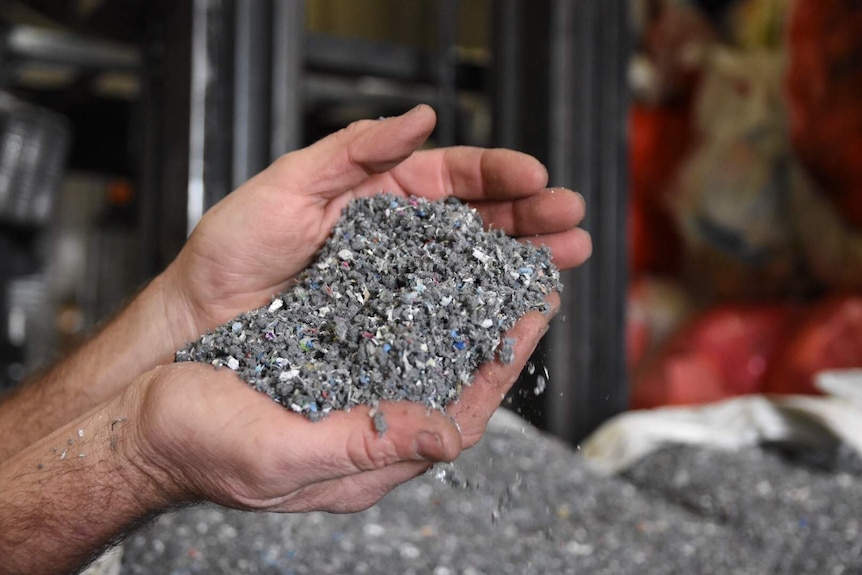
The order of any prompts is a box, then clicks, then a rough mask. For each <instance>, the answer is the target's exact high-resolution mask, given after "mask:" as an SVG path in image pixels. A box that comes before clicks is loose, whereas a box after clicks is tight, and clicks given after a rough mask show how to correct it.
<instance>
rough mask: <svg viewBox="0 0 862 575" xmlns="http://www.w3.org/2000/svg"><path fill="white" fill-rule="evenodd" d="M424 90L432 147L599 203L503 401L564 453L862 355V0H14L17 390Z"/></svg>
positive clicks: (7, 18)
mask: <svg viewBox="0 0 862 575" xmlns="http://www.w3.org/2000/svg"><path fill="white" fill-rule="evenodd" d="M420 102H426V103H429V104H431V105H432V106H434V108H435V109H436V110H437V113H438V116H439V125H438V127H437V129H436V131H435V133H434V135H433V137H432V142H431V143H430V145H452V144H469V145H480V146H506V147H511V148H515V149H519V150H523V151H526V152H529V153H532V154H534V155H536V156H537V157H539V158H540V159H541V160H542V161H544V162H545V163H546V164H547V165H548V167H549V170H550V174H551V182H552V184H553V185H561V186H567V187H571V188H573V189H576V190H578V191H580V192H581V193H582V194H583V195H584V196H585V197H586V200H587V204H588V207H589V209H588V212H589V213H588V217H587V220H586V221H585V224H584V225H585V227H586V228H587V229H588V230H589V231H590V232H591V234H592V236H593V239H594V242H595V249H594V256H593V258H592V259H591V261H590V262H589V263H588V264H586V265H585V266H583V267H582V268H580V269H578V270H575V271H572V272H567V274H566V277H565V278H564V279H565V282H566V290H565V294H564V303H563V309H562V312H561V314H560V319H559V320H557V321H556V322H555V325H554V326H553V328H552V330H551V333H550V335H549V337H548V338H546V340H545V342H543V345H542V348H541V349H540V350H538V351H537V354H536V356H535V357H534V358H533V362H532V363H533V365H534V367H535V369H533V370H530V371H532V373H525V375H524V376H523V380H522V381H521V382H519V385H518V386H517V388H516V389H515V390H514V391H513V392H512V394H511V396H510V397H509V398H508V399H507V401H506V405H507V406H510V407H511V408H512V409H514V410H515V411H516V412H518V413H520V414H522V415H523V416H524V417H525V418H527V419H528V420H530V421H531V422H533V423H535V424H537V425H538V426H540V427H542V428H544V429H548V430H551V431H552V432H554V433H555V434H557V435H559V436H561V437H563V438H565V439H567V440H569V441H570V442H572V443H574V442H577V441H580V440H581V439H582V438H584V437H585V436H586V435H587V434H589V433H590V432H591V431H593V430H594V429H595V428H596V427H597V426H598V425H599V424H601V423H602V422H603V421H605V420H606V419H608V418H609V417H610V416H612V415H614V414H616V413H620V412H622V411H625V410H628V409H630V408H650V407H656V406H661V405H678V404H683V405H688V404H701V403H707V402H711V401H715V400H718V399H722V398H726V397H731V396H735V395H743V394H753V393H806V394H809V393H810V394H813V393H818V390H817V389H816V388H815V380H816V374H817V373H819V372H821V371H822V370H824V369H828V368H846V367H857V366H862V297H860V296H859V292H860V289H862V161H860V160H862V5H860V3H859V2H857V1H855V0H736V1H732V0H578V1H560V0H556V1H554V0H539V1H532V2H527V1H524V0H499V1H491V0H401V1H397V0H307V1H305V2H303V1H300V0H248V1H243V0H183V1H179V2H174V1H167V0H149V1H145V0H123V1H120V0H31V1H23V0H20V1H18V0H3V1H0V261H2V262H3V263H4V265H3V266H2V268H0V385H2V386H3V387H11V386H14V385H17V384H18V383H19V382H20V381H21V380H22V379H23V378H24V377H25V376H26V375H27V374H29V373H32V372H33V371H34V370H36V369H38V368H39V367H41V366H44V365H45V364H46V363H47V362H50V361H52V360H53V359H55V358H56V357H58V356H60V355H62V354H63V353H64V352H66V351H68V350H69V349H70V348H71V347H73V346H74V345H76V343H78V342H80V341H81V339H82V338H83V337H84V336H85V335H86V333H88V332H89V331H90V330H92V329H93V328H94V327H96V326H97V325H98V324H99V322H100V321H103V320H104V319H105V318H107V317H109V316H110V314H111V313H113V312H114V311H116V310H117V309H118V308H119V307H120V306H122V304H123V302H124V301H126V300H128V298H129V297H131V296H132V295H133V294H134V293H135V292H136V290H137V289H139V288H140V286H141V285H143V284H144V283H145V282H146V281H147V280H148V278H151V277H153V276H154V275H155V274H157V273H158V272H159V270H161V269H162V268H163V267H164V266H165V265H166V264H167V263H168V262H169V261H170V260H171V259H172V258H173V257H174V256H175V255H176V253H177V252H178V251H179V249H180V247H181V246H182V244H183V242H184V240H185V238H186V237H187V234H188V233H189V231H190V230H191V229H192V227H193V226H194V224H195V223H196V222H197V220H198V219H199V218H200V216H201V214H202V213H203V212H204V211H205V210H206V209H207V207H209V206H211V205H212V204H213V203H215V202H217V201H218V200H219V199H220V198H221V197H223V196H224V195H225V194H227V193H228V192H229V191H230V190H231V189H232V188H233V187H235V186H236V185H238V184H240V183H241V182H243V181H244V180H245V179H247V178H248V177H250V176H251V175H253V174H254V173H256V172H257V171H259V170H260V169H262V168H263V167H265V166H266V165H267V164H268V163H269V162H270V161H271V160H272V159H273V158H275V157H277V156H278V155H280V154H282V153H284V152H287V151H290V150H292V149H296V148H299V147H302V146H304V145H306V144H309V143H311V142H313V141H315V140H317V139H319V138H320V137H322V136H324V135H325V134H327V133H329V132H331V131H334V130H336V129H338V128H340V127H343V126H344V125H346V124H347V123H348V122H350V121H352V120H356V119H359V118H368V117H377V116H381V115H393V114H397V113H400V112H403V111H405V110H406V109H408V108H410V107H412V106H413V105H415V104H417V103H420ZM540 379H541V380H542V381H539V380H540ZM544 384H547V385H546V386H545V385H544ZM542 387H545V391H544V393H541V394H539V393H537V392H538V391H539V390H540V389H541V388H542Z"/></svg>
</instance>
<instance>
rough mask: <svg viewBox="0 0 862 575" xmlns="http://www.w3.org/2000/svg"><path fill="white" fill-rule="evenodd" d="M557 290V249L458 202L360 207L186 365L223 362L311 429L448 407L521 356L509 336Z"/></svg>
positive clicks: (187, 352) (384, 200) (381, 201)
mask: <svg viewBox="0 0 862 575" xmlns="http://www.w3.org/2000/svg"><path fill="white" fill-rule="evenodd" d="M561 289H562V285H561V284H560V281H559V272H558V270H557V269H556V268H555V267H554V266H553V264H552V263H551V254H550V251H549V250H548V249H547V248H542V249H539V248H536V247H534V246H532V245H529V244H525V243H520V242H518V241H516V240H515V239H513V238H510V237H508V236H506V235H505V234H504V233H503V232H502V231H501V230H492V231H485V230H484V229H483V227H482V220H481V218H480V216H479V214H478V213H477V212H476V211H475V210H474V209H472V208H470V207H468V206H466V205H464V204H462V203H461V202H459V201H457V200H452V199H450V200H447V201H441V202H429V201H427V200H424V199H420V198H415V197H409V198H401V197H395V196H391V195H379V196H375V197H372V198H363V199H357V200H354V201H352V202H351V203H350V205H349V206H348V207H347V209H346V210H345V212H344V214H343V215H342V218H341V220H340V221H339V223H338V224H337V225H336V227H335V228H334V230H333V233H332V235H331V237H330V238H329V240H328V241H327V243H326V244H325V245H324V246H323V248H322V249H321V251H320V253H319V254H318V257H317V259H316V261H315V262H314V263H313V264H312V265H311V266H309V268H308V269H307V270H305V271H304V272H303V273H302V274H301V275H300V276H299V278H298V282H297V283H296V284H295V285H294V286H293V287H292V288H291V289H289V290H288V291H287V292H285V293H283V294H280V295H279V296H278V297H276V298H275V299H273V301H272V303H271V304H270V305H268V306H265V307H262V308H259V309H256V310H253V311H250V312H248V313H245V314H242V315H240V316H239V317H237V318H236V319H234V320H233V321H230V322H228V323H226V324H224V325H223V326H220V327H218V328H216V329H215V330H213V331H211V332H209V333H207V334H205V335H204V336H203V337H201V338H200V339H199V340H198V341H196V342H194V343H192V344H190V345H189V346H187V347H186V348H185V349H183V350H181V351H179V352H177V354H176V360H177V361H197V362H206V363H212V364H213V365H216V366H226V367H227V368H229V369H232V370H234V371H236V372H237V374H238V375H239V376H240V377H242V378H243V379H244V380H245V381H247V382H248V383H249V384H250V385H252V386H254V387H255V388H256V389H258V390H260V391H262V392H265V393H266V394H268V395H269V396H270V397H272V398H273V399H274V400H275V401H277V402H279V403H281V404H283V405H285V406H286V407H289V408H290V409H292V410H293V411H296V412H299V413H303V414H305V415H306V416H308V417H310V418H312V419H316V418H319V417H322V416H323V415H325V414H326V413H328V412H330V411H331V410H333V409H346V408H350V407H351V406H355V405H359V404H369V405H376V403H377V402H378V401H380V400H409V401H416V402H422V403H425V404H426V405H428V406H429V407H431V408H435V409H442V408H443V407H444V406H445V405H447V404H448V403H450V402H451V401H453V400H455V399H456V398H457V397H458V396H459V394H460V392H461V389H462V387H463V386H464V385H467V384H469V383H470V381H471V378H472V375H473V373H474V372H475V371H476V369H477V368H478V367H479V366H480V365H481V364H483V363H485V362H487V361H490V360H492V359H494V357H495V354H496V355H497V356H498V357H499V359H500V360H501V361H503V362H510V361H511V360H512V355H513V349H512V345H513V344H514V342H513V341H511V340H509V339H507V338H504V334H505V332H506V331H507V330H509V329H510V328H511V327H512V326H513V325H514V324H515V322H516V321H517V320H518V318H520V317H521V316H523V315H524V314H525V313H527V312H528V311H530V310H540V311H543V312H546V311H547V309H548V304H547V302H546V301H545V298H546V296H547V295H548V294H549V293H551V292H553V291H560V290H561ZM381 431H382V430H381Z"/></svg>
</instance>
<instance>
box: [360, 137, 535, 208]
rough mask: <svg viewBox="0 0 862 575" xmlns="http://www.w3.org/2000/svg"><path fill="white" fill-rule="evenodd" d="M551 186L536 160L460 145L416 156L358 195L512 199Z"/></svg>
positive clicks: (365, 186) (370, 182) (369, 183)
mask: <svg viewBox="0 0 862 575" xmlns="http://www.w3.org/2000/svg"><path fill="white" fill-rule="evenodd" d="M547 183H548V171H547V170H546V169H545V166H543V165H542V163H541V162H539V161H538V160H537V159H536V158H534V157H532V156H529V155H527V154H523V153H521V152H516V151H514V150H505V149H492V150H488V149H484V148H472V147H466V146H460V147H455V148H441V149H438V150H426V151H421V152H416V153H415V154H413V155H412V156H410V157H409V158H407V159H406V160H405V161H404V162H402V163H401V164H398V165H397V166H396V167H395V168H394V169H392V170H390V171H389V172H387V173H385V174H380V175H377V176H375V177H373V178H370V179H369V180H368V181H366V182H364V183H363V184H362V185H360V186H357V188H356V190H355V191H356V193H357V195H360V196H367V195H373V194H376V193H379V192H380V190H384V191H387V192H392V193H400V194H410V195H414V196H421V197H425V198H428V199H430V200H439V199H444V198H448V197H450V196H455V197H457V198H460V199H462V200H468V201H478V200H510V199H517V198H523V197H527V196H531V195H534V194H537V193H539V192H540V191H541V190H542V189H544V187H545V186H546V185H547Z"/></svg>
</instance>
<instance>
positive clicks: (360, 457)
mask: <svg viewBox="0 0 862 575" xmlns="http://www.w3.org/2000/svg"><path fill="white" fill-rule="evenodd" d="M390 435H391V434H383V435H381V434H379V433H377V432H376V431H373V430H365V431H362V432H358V433H355V434H354V435H353V436H352V437H351V440H350V441H349V442H348V448H347V457H348V459H349V460H350V462H351V464H353V466H354V467H356V468H357V469H359V470H361V471H373V470H375V469H382V468H384V467H386V466H387V465H391V464H393V463H395V462H397V461H398V460H399V457H398V450H397V449H396V447H395V443H394V442H393V441H392V439H391V437H390Z"/></svg>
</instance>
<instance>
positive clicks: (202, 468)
mask: <svg viewBox="0 0 862 575" xmlns="http://www.w3.org/2000/svg"><path fill="white" fill-rule="evenodd" d="M549 301H550V303H551V306H552V309H554V310H555V309H556V308H557V307H558V305H559V298H558V297H557V296H556V295H553V296H551V297H550V299H549ZM551 315H552V314H542V313H540V312H531V313H528V314H527V315H525V316H524V317H523V318H521V320H519V322H518V323H517V324H516V325H515V327H514V328H513V329H512V330H510V331H509V333H508V334H507V336H508V337H512V338H515V340H516V344H515V359H514V361H513V362H511V363H510V364H502V363H500V362H498V361H493V362H489V363H487V364H485V365H484V366H482V367H481V368H480V369H479V370H478V371H477V373H476V374H475V377H474V380H473V382H472V383H471V385H470V386H468V387H466V388H465V389H464V391H463V394H462V397H461V399H460V400H459V401H458V402H456V403H455V404H453V405H451V406H450V407H449V409H447V414H443V413H440V412H438V411H434V410H429V409H428V408H427V407H426V406H424V405H422V404H416V403H410V402H406V401H400V402H382V403H381V404H380V405H379V407H378V409H379V410H380V411H381V412H382V413H383V416H384V419H385V422H386V430H385V431H384V432H383V433H380V432H378V431H377V429H376V428H375V426H374V422H373V419H372V418H371V417H370V415H369V409H368V408H367V407H356V408H353V409H352V410H350V411H347V412H344V411H336V412H333V413H331V414H330V415H329V416H327V417H326V418H324V419H323V420H322V421H317V422H311V421H309V420H307V419H305V418H304V417H303V416H301V415H299V414H296V413H293V412H291V411H290V410H288V409H286V408H284V407H283V406H281V405H279V404H277V403H275V402H273V401H272V400H271V399H270V398H269V397H267V396H266V395H264V394H262V393H259V392H257V391H255V390H253V389H252V388H251V387H249V386H248V385H247V384H245V383H244V382H242V381H241V380H240V379H239V378H238V377H237V375H236V374H235V373H234V372H232V371H230V370H228V369H224V368H222V369H215V368H213V367H212V366H209V365H202V364H193V363H181V364H173V365H170V366H165V367H161V368H157V369H156V370H154V371H152V372H149V373H148V374H146V375H145V376H144V377H143V378H142V379H141V380H139V381H138V382H137V383H136V384H135V385H133V386H132V388H131V389H130V390H128V391H127V393H130V394H133V395H134V396H135V401H136V402H137V406H138V414H139V415H138V417H137V419H136V429H137V434H136V435H137V437H138V440H137V441H138V442H139V444H140V448H141V451H142V453H144V460H145V461H146V462H148V465H149V466H150V467H151V469H152V470H153V471H152V472H151V475H152V476H153V477H166V478H167V481H163V482H162V483H163V485H162V489H164V490H165V491H169V492H172V493H174V494H177V495H176V497H175V499H176V500H178V501H198V500H210V501H215V502H216V503H220V504H222V505H226V506H229V507H236V508H242V509H252V510H267V511H282V512H286V511H293V512H295V511H311V510H323V511H332V512H351V511H359V510H362V509H365V508H367V507H369V506H371V505H373V504H374V503H376V502H377V501H378V500H379V499H380V498H381V497H383V496H384V495H385V494H386V493H388V492H389V491H390V490H392V489H393V488H395V487H396V486H398V485H399V484H401V483H404V482H405V481H408V480H409V479H412V478H413V477H416V476H417V475H419V474H421V473H422V472H424V471H425V470H427V469H428V468H429V467H430V466H431V465H432V464H433V463H434V462H437V461H451V460H454V459H455V458H456V457H457V456H458V455H459V454H460V452H461V450H462V449H466V448H467V447H470V446H472V445H473V444H475V443H476V442H477V441H478V440H479V438H480V437H481V436H482V433H483V432H484V430H485V426H486V425H487V423H488V420H489V419H490V417H491V415H492V414H493V412H494V410H495V409H496V408H497V407H498V406H499V404H500V400H501V398H502V397H503V395H504V394H505V392H506V391H507V390H508V389H509V387H511V385H512V383H514V381H515V380H516V379H517V377H518V374H519V373H520V371H521V369H522V368H523V366H524V364H525V363H526V361H527V358H528V357H529V356H530V354H531V352H532V350H533V349H534V348H535V346H536V344H537V343H538V341H539V339H541V337H542V335H544V333H545V331H546V329H547V325H548V322H549V321H550V318H551Z"/></svg>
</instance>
